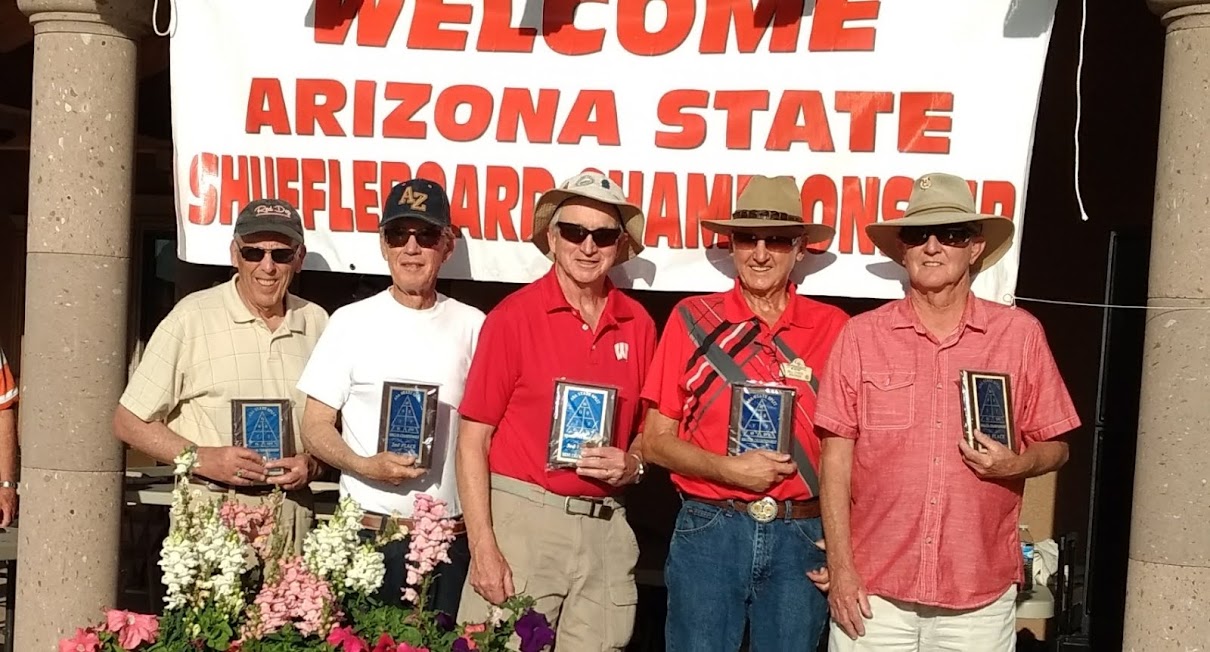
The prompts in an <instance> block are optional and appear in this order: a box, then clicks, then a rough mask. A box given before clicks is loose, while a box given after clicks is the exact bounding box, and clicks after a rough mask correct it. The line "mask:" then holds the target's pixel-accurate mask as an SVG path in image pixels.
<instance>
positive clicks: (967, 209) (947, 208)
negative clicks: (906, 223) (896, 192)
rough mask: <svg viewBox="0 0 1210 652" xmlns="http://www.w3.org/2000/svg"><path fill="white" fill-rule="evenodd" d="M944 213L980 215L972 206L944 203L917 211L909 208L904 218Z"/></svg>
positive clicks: (923, 207)
mask: <svg viewBox="0 0 1210 652" xmlns="http://www.w3.org/2000/svg"><path fill="white" fill-rule="evenodd" d="M943 212H956V213H966V214H968V215H978V213H976V212H975V210H974V208H972V207H971V206H967V205H965V204H959V203H944V204H930V205H928V206H921V207H919V208H915V209H912V208H909V209H908V210H906V211H904V213H903V216H904V217H910V216H912V215H929V214H931V213H943Z"/></svg>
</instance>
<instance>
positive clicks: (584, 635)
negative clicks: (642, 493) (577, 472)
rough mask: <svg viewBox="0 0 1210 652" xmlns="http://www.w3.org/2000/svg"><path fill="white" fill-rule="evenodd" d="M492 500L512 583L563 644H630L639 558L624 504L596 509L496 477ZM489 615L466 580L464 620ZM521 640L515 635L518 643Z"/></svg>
mask: <svg viewBox="0 0 1210 652" xmlns="http://www.w3.org/2000/svg"><path fill="white" fill-rule="evenodd" d="M491 500H492V524H493V529H494V530H495V534H496V542H497V543H498V544H499V546H500V552H501V553H502V554H503V555H504V559H505V560H506V561H507V562H508V565H509V567H510V568H511V569H512V573H513V586H514V588H516V590H517V593H521V594H526V595H529V596H531V597H533V598H534V599H535V600H536V601H537V604H536V605H535V608H536V609H537V610H538V611H540V612H542V613H543V614H544V615H545V616H546V618H547V619H548V620H549V621H550V623H551V626H552V627H554V629H555V643H556V646H557V649H558V650H565V651H566V652H606V651H614V650H622V649H623V648H625V647H626V644H627V643H629V642H630V635H631V633H632V632H633V630H634V614H635V605H636V604H637V603H638V589H637V588H636V587H635V583H634V567H635V564H636V563H637V562H638V559H639V546H638V542H637V541H636V540H635V538H634V532H633V531H631V529H630V525H629V524H628V523H627V522H626V510H625V509H623V508H622V507H621V506H620V505H619V504H618V503H617V502H616V501H614V500H612V499H606V502H607V504H608V507H606V508H604V509H602V506H600V505H597V506H596V507H595V509H590V506H589V505H588V504H587V503H585V502H584V501H579V500H577V499H575V498H572V499H571V500H570V501H567V500H566V499H565V498H564V497H563V496H557V495H555V494H551V493H547V492H546V491H545V490H543V489H542V488H540V487H538V486H535V485H531V484H528V483H525V482H520V481H518V480H513V479H511V478H505V477H503V476H496V475H493V476H492V494H491ZM590 511H591V512H593V513H594V514H595V515H590V514H588V512H590ZM569 512H570V513H569ZM473 561H474V560H473V558H472V562H473ZM487 617H488V603H487V601H485V600H484V599H483V598H481V597H480V596H479V594H478V593H475V590H474V589H473V588H472V587H471V585H470V581H469V579H468V581H467V583H466V585H465V586H464V587H463V590H462V605H461V608H460V609H459V611H458V620H459V621H460V622H482V621H484V620H486V619H487ZM518 644H519V641H518V640H517V637H516V636H514V637H513V641H512V645H511V647H512V649H517V646H518Z"/></svg>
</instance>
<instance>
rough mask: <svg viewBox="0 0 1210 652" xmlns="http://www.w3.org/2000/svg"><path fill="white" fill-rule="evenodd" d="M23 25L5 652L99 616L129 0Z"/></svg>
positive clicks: (124, 193)
mask: <svg viewBox="0 0 1210 652" xmlns="http://www.w3.org/2000/svg"><path fill="white" fill-rule="evenodd" d="M18 4H19V6H20V8H21V10H22V11H23V12H25V14H26V15H27V16H29V18H30V22H31V23H33V26H34V79H33V105H32V126H31V130H32V131H31V136H30V148H29V153H30V169H29V230H28V236H27V240H28V258H27V262H26V266H27V267H26V272H27V278H26V285H25V293H26V299H25V338H24V342H23V346H22V371H23V373H22V377H21V381H22V385H23V386H22V388H21V390H22V395H21V396H22V399H21V400H22V406H21V423H20V431H21V443H22V460H21V461H22V468H21V485H22V486H21V494H22V495H21V520H20V526H19V528H18V529H19V532H20V538H19V544H18V546H19V548H18V571H17V579H18V586H17V604H16V608H17V613H16V623H15V625H16V641H15V648H16V649H17V650H22V651H27V650H28V651H29V652H43V651H50V650H57V649H58V647H57V640H58V639H59V638H60V636H62V635H63V634H64V633H65V632H73V631H74V628H76V627H80V626H83V625H85V624H88V623H90V622H93V621H96V620H98V619H100V618H101V617H102V612H101V609H102V608H103V607H113V606H115V603H116V598H117V585H118V533H119V525H120V520H121V504H122V503H121V501H122V472H123V459H122V448H121V446H120V444H119V443H118V442H117V441H116V440H115V439H114V437H113V435H112V431H111V428H110V420H111V417H112V415H113V409H114V407H115V405H116V404H117V400H118V396H119V395H120V393H121V391H122V389H123V387H124V385H125V381H126V374H125V369H126V328H127V325H126V319H127V314H128V313H129V309H128V305H129V299H130V295H131V293H130V292H129V288H128V287H127V286H128V284H129V281H128V278H129V275H130V231H131V217H130V214H131V211H130V206H131V188H132V182H133V179H132V172H133V167H134V156H133V153H134V137H135V111H136V100H137V97H138V96H137V91H136V83H137V79H136V70H137V67H136V64H137V61H136V40H135V39H136V38H137V37H138V36H139V35H140V34H141V33H142V25H143V24H144V23H148V24H149V19H150V15H151V13H150V12H151V3H150V2H143V1H142V0H91V1H90V0H20V1H19V3H18Z"/></svg>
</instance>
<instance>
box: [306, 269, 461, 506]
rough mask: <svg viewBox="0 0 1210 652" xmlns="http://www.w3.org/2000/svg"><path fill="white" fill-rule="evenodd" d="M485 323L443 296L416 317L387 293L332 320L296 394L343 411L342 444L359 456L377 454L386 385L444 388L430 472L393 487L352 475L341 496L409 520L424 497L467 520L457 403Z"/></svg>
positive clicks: (343, 483)
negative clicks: (458, 463)
mask: <svg viewBox="0 0 1210 652" xmlns="http://www.w3.org/2000/svg"><path fill="white" fill-rule="evenodd" d="M483 319H484V314H483V312H482V311H480V310H479V309H477V308H473V307H471V306H468V305H466V304H464V303H461V302H459V301H457V300H455V299H451V298H449V297H446V296H444V295H441V294H438V295H437V303H436V304H435V305H433V307H431V308H429V309H427V310H413V309H411V308H408V307H405V306H403V305H401V304H400V303H399V302H398V301H396V300H395V299H394V297H392V296H391V291H390V290H389V289H387V290H385V291H383V292H380V293H379V294H376V295H374V296H372V297H370V298H368V299H363V300H361V301H358V302H356V303H351V304H349V305H347V306H345V307H343V308H341V309H339V310H337V311H336V312H335V313H333V314H332V317H331V319H330V320H329V321H328V327H327V329H326V330H324V333H323V335H322V336H321V337H320V338H319V342H318V343H317V344H316V345H315V351H314V352H312V353H311V359H310V360H309V361H308V362H307V367H306V369H304V370H303V373H302V377H301V378H300V379H299V381H298V388H299V389H300V390H302V391H303V392H304V393H305V394H307V395H308V396H310V397H312V398H314V399H315V400H317V401H320V402H322V403H324V404H326V405H328V406H329V407H332V408H334V409H337V410H340V414H341V421H342V424H343V428H342V429H343V435H344V440H345V442H346V443H348V445H349V447H350V448H352V449H353V452H355V453H357V454H358V455H362V456H365V457H371V456H373V455H374V454H375V453H377V452H378V420H379V414H380V412H381V405H382V385H383V382H385V381H405V382H406V381H411V382H422V383H430V384H435V385H438V386H440V389H439V390H438V392H437V400H438V405H437V427H436V430H435V432H434V435H433V438H434V441H433V447H432V453H431V454H432V465H431V467H430V469H429V471H428V473H426V474H425V475H423V476H421V477H419V478H417V479H415V480H405V481H404V482H402V483H401V484H400V485H399V486H394V485H391V484H388V483H385V482H377V481H374V480H370V479H368V478H364V477H361V476H358V475H356V474H354V473H350V472H347V471H346V472H344V473H342V474H341V476H340V494H341V496H346V495H347V496H351V497H352V498H353V500H356V501H357V502H358V503H359V504H360V505H361V507H362V508H363V509H366V510H369V511H372V512H378V513H380V514H398V515H399V516H402V517H405V518H407V517H410V516H411V515H412V500H413V497H414V496H415V494H416V493H417V492H424V493H427V494H429V495H430V496H433V497H434V498H440V499H442V500H444V501H445V502H446V503H447V505H448V507H447V510H448V513H449V514H450V515H458V514H461V513H462V506H461V505H460V504H459V503H458V485H457V481H456V480H455V478H454V457H455V455H454V454H455V449H456V444H457V434H458V423H459V417H458V404H459V403H461V402H462V391H463V388H464V387H465V385H466V374H467V372H468V371H469V370H470V366H471V358H472V357H473V356H474V353H475V344H476V343H477V341H478V339H479V329H480V328H481V327H482V326H483Z"/></svg>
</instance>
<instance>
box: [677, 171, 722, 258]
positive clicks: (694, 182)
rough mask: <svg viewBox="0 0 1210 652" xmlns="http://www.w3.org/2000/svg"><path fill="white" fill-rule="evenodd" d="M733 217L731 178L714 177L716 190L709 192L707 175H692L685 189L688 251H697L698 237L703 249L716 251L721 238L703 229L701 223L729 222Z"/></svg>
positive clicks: (718, 175) (714, 188)
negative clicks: (717, 241)
mask: <svg viewBox="0 0 1210 652" xmlns="http://www.w3.org/2000/svg"><path fill="white" fill-rule="evenodd" d="M730 217H731V175H729V174H716V175H714V186H713V189H712V190H707V188H706V175H704V174H697V173H693V174H690V175H689V177H688V183H687V185H686V187H685V247H686V248H687V249H696V248H697V247H698V236H699V235H700V236H701V246H702V247H703V248H705V247H713V246H714V245H715V238H716V237H718V234H716V233H715V232H714V231H710V230H708V229H706V228H704V227H702V226H700V223H701V222H702V221H704V220H726V219H730Z"/></svg>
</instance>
